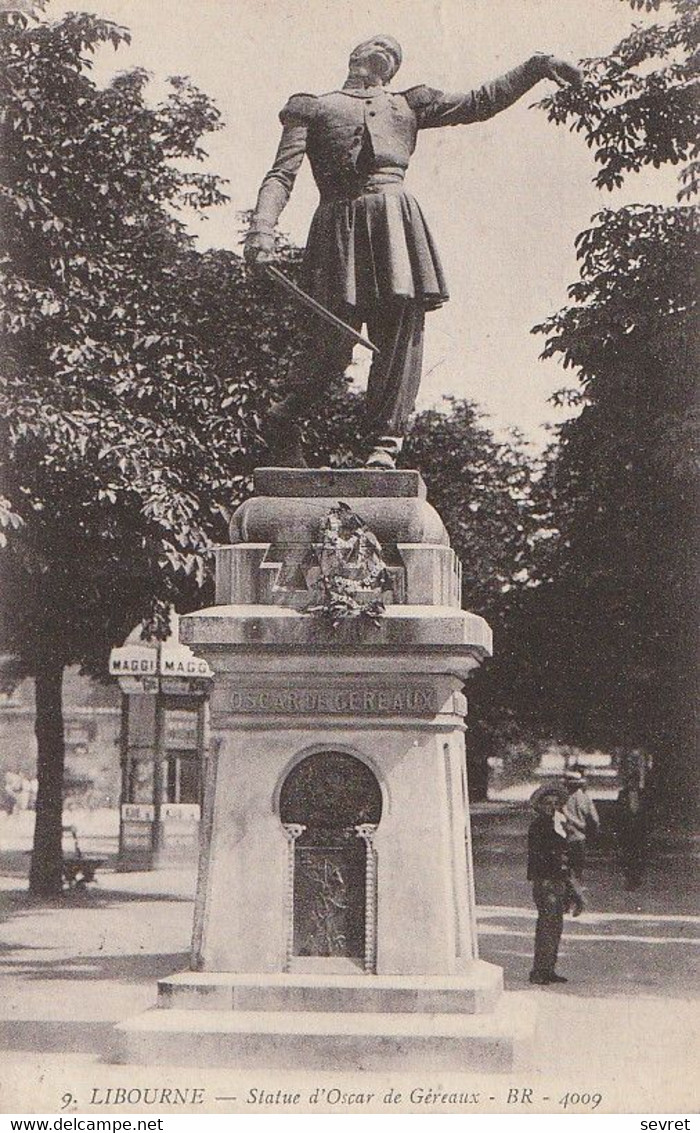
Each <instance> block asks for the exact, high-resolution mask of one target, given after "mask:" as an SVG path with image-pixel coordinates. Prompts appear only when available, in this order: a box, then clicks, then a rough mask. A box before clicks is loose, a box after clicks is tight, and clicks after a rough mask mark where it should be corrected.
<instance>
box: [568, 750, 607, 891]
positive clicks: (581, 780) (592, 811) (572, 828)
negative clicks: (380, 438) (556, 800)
mask: <svg viewBox="0 0 700 1133" xmlns="http://www.w3.org/2000/svg"><path fill="white" fill-rule="evenodd" d="M564 786H565V788H566V791H567V793H568V798H567V800H566V803H565V805H564V817H565V818H566V836H567V839H568V842H569V867H570V869H571V872H572V874H573V875H574V877H575V878H576V880H577V881H582V880H583V869H584V866H585V864H586V840H587V838H588V834H589V831H590V830H591V829H592V830H594V831H595V833H597V832H598V830H599V829H600V817H599V815H598V811H597V810H596V805H595V803H594V802H593V799H592V798H591V796H590V795H589V794H588V789H587V788H588V784H587V781H586V778H585V776H584V775H583V774H582V773H581V772H580V771H576V770H575V769H574V770H572V771H566V772H565V774H564Z"/></svg>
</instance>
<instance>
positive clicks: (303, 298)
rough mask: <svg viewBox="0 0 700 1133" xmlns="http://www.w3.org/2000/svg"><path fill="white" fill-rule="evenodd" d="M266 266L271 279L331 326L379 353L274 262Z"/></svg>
mask: <svg viewBox="0 0 700 1133" xmlns="http://www.w3.org/2000/svg"><path fill="white" fill-rule="evenodd" d="M264 267H265V271H266V272H267V274H268V275H269V276H270V279H274V281H275V283H279V284H280V286H281V287H284V289H285V291H288V292H289V293H290V295H293V296H294V297H295V298H296V299H298V300H299V302H300V303H303V304H304V305H305V306H306V307H310V308H311V310H312V311H315V312H316V314H317V315H319V316H320V318H322V319H324V320H325V322H327V323H330V325H331V326H334V327H337V328H338V330H343V331H345V333H346V334H348V335H350V337H351V338H354V340H355V342H359V343H360V345H361V346H366V347H367V349H368V350H371V351H372V353H373V354H379V347H378V346H375V345H374V343H373V342H370V340H369V339H368V338H365V337H364V335H361V334H360V333H359V331H356V330H355V328H354V327H351V326H350V324H349V323H346V322H343V320H342V319H339V318H338V316H337V315H334V314H333V312H332V311H328V310H326V308H325V307H324V306H323V304H322V303H319V302H318V300H317V299H313V298H312V297H311V296H310V295H307V294H306V292H305V291H302V289H301V287H297V285H296V283H292V281H291V279H287V277H286V275H283V274H282V272H281V271H280V270H279V268H276V267H275V266H274V264H265V265H264Z"/></svg>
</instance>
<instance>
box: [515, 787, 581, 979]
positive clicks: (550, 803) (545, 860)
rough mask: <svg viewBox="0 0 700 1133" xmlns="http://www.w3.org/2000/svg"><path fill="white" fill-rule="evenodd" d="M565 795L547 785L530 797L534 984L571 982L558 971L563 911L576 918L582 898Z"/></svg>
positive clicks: (529, 860) (530, 873)
mask: <svg viewBox="0 0 700 1133" xmlns="http://www.w3.org/2000/svg"><path fill="white" fill-rule="evenodd" d="M566 797H567V796H566V791H564V790H563V789H562V788H561V787H558V786H545V787H540V788H539V789H538V790H537V791H535V793H534V795H533V796H532V798H531V799H530V804H531V806H532V807H533V808H534V811H535V816H536V817H535V818H534V819H533V821H532V822H531V824H530V829H529V830H528V834H527V876H528V880H529V881H531V882H532V897H533V900H534V902H535V905H536V907H537V926H536V928H535V957H534V961H533V964H532V971H531V972H530V983H531V984H564V983H568V980H567V979H566V977H565V976H560V975H557V973H556V972H555V968H556V964H557V956H558V954H559V941H560V940H561V934H562V932H563V929H564V913H566V912H568V911H569V910H571V911H572V912H573V915H574V916H575V917H577V916H578V915H579V914H580V913H581V912H582V910H583V899H582V897H581V894H580V892H579V890H578V887H577V886H576V883H575V882H574V881H573V880H572V878H571V872H570V870H569V861H568V852H567V845H568V843H567V836H566V820H565V818H564V815H563V813H562V809H561V808H562V807H563V806H564V804H565V803H566Z"/></svg>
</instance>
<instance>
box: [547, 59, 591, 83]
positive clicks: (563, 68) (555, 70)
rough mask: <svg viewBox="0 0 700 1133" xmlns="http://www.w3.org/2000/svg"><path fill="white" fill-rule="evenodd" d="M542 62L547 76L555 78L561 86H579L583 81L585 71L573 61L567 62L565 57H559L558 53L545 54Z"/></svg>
mask: <svg viewBox="0 0 700 1133" xmlns="http://www.w3.org/2000/svg"><path fill="white" fill-rule="evenodd" d="M542 63H543V69H544V74H545V77H546V78H548V79H554V81H555V83H558V84H559V86H560V87H566V86H570V85H572V86H576V87H578V86H580V85H581V83H582V82H583V72H582V71H581V70H580V68H578V67H575V66H574V64H573V63H567V62H566V60H565V59H557V57H556V55H544V56H543V57H542Z"/></svg>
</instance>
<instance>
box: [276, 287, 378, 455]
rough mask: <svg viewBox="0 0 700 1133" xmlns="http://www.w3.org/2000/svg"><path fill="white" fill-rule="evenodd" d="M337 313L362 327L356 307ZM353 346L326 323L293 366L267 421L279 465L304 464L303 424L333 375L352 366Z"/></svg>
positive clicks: (329, 383)
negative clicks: (287, 381) (310, 348)
mask: <svg viewBox="0 0 700 1133" xmlns="http://www.w3.org/2000/svg"><path fill="white" fill-rule="evenodd" d="M338 314H339V315H340V317H341V318H342V319H344V320H345V322H347V323H349V324H350V325H351V326H356V327H357V328H358V329H359V327H360V320H359V318H358V316H357V313H356V312H355V311H354V310H353V308H351V307H348V308H344V309H343V310H342V311H339V312H338ZM353 346H354V343H353V341H352V339H351V338H350V336H349V335H347V334H344V333H343V332H342V331H340V330H336V329H334V328H333V327H327V326H325V325H324V326H322V327H320V329H319V334H318V337H317V339H316V341H315V343H314V350H313V352H310V353H309V354H308V355H305V356H304V357H303V358H301V359H300V360H299V361H298V362H297V363H295V365H294V366H293V368H292V372H291V374H290V375H289V390H288V392H287V393H286V394H285V396H284V397H283V398H282V399H281V401H277V402H275V403H274V404H273V405H272V406H271V407H270V409H269V411H268V414H267V420H266V423H265V429H264V433H265V439H266V441H267V443H268V445H269V447H270V451H271V453H272V458H273V459H274V461H275V463H276V464H280V465H282V464H286V465H288V466H290V467H299V466H302V467H303V466H304V465H305V461H304V457H303V454H302V449H301V437H302V426H303V425H304V423H305V421H306V420H307V418H308V417H309V416H310V415H311V413H312V411H313V410H314V408H315V407H316V406H317V405H318V404H319V403H320V402H321V401H322V400H323V397H324V395H325V393H326V391H327V390H328V388H329V386H330V385H331V382H332V380H333V378H334V377H335V376H336V375H340V374H342V373H344V371H345V370H346V369H347V368H348V366H349V365H350V362H351V361H352V351H353Z"/></svg>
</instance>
